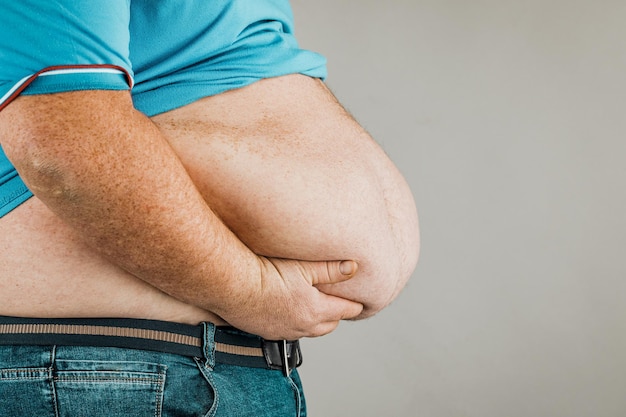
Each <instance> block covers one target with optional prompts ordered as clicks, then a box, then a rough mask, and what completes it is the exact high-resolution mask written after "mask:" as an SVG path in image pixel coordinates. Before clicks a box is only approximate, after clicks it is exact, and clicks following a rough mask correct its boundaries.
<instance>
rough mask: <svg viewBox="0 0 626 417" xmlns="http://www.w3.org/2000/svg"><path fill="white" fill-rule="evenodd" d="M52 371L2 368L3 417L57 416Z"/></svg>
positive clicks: (0, 413) (0, 400)
mask: <svg viewBox="0 0 626 417" xmlns="http://www.w3.org/2000/svg"><path fill="white" fill-rule="evenodd" d="M50 381H51V372H50V369H49V368H11V369H0V416H2V417H4V416H20V417H35V416H36V417H40V416H41V417H44V416H54V414H55V412H54V401H53V400H54V398H53V391H52V384H51V383H50Z"/></svg>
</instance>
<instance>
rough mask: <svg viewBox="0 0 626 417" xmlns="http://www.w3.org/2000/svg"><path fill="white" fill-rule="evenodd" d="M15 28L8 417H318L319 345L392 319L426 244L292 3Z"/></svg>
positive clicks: (2, 60)
mask: <svg viewBox="0 0 626 417" xmlns="http://www.w3.org/2000/svg"><path fill="white" fill-rule="evenodd" d="M0 27H2V28H3V31H4V32H5V33H4V36H2V37H0V144H1V145H2V152H1V153H0V215H1V216H2V217H1V218H0V415H1V416H25V417H26V416H38V417H40V416H51V417H52V416H87V415H88V416H95V417H98V416H108V417H117V416H150V417H154V416H305V415H306V406H305V401H304V395H303V392H302V385H301V381H300V378H299V376H298V372H297V369H296V368H297V366H298V365H299V364H300V362H301V360H302V352H301V350H300V346H299V343H298V339H300V338H303V337H315V336H321V335H324V334H327V333H329V332H331V331H333V330H334V329H335V328H336V326H337V325H338V323H339V322H340V321H341V320H355V319H362V318H366V317H369V316H372V315H373V314H376V313H377V312H379V311H380V310H382V309H383V308H384V307H386V306H387V305H388V304H389V303H390V302H391V301H392V300H393V299H394V298H395V297H396V296H397V295H398V293H399V292H400V291H401V289H402V288H403V286H404V285H405V283H406V281H407V279H408V278H409V276H410V275H411V273H412V272H413V270H414V268H415V264H416V262H417V254H418V246H419V243H418V240H419V238H418V225H417V214H416V210H415V206H414V203H413V197H412V195H411V193H410V191H409V188H408V186H407V184H406V182H405V180H404V179H403V177H402V176H401V174H400V173H399V172H398V170H397V169H396V168H395V166H394V165H393V163H392V162H391V161H390V160H389V159H388V158H387V156H386V155H385V154H384V152H383V151H382V150H381V149H380V148H379V147H378V145H376V143H375V142H374V141H373V140H372V139H371V138H370V137H369V135H368V134H367V133H366V132H365V131H364V130H363V128H361V127H360V126H359V125H358V124H357V123H356V122H355V121H354V119H353V118H352V117H351V116H350V115H349V114H348V113H347V112H346V111H345V110H344V109H343V108H342V107H341V105H340V104H339V103H338V102H337V101H336V99H335V98H334V97H333V95H332V94H331V93H330V92H329V90H328V89H327V88H326V87H325V85H324V83H323V81H322V80H323V79H324V78H325V76H326V69H325V60H324V58H323V57H322V56H320V55H318V54H316V53H313V52H310V51H306V50H302V49H300V48H299V46H298V44H297V42H296V40H295V38H294V35H293V18H292V14H291V10H290V6H289V2H288V1H286V0H213V1H211V2H206V1H201V0H159V1H155V0H90V1H80V2H78V1H71V0H55V1H46V2H41V1H37V0H23V1H20V2H15V1H8V0H0ZM363 88H367V86H363ZM338 354H341V352H339V353H338Z"/></svg>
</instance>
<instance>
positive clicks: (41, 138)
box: [0, 92, 259, 314]
mask: <svg viewBox="0 0 626 417" xmlns="http://www.w3.org/2000/svg"><path fill="white" fill-rule="evenodd" d="M81 100H82V101H81ZM81 107H82V108H89V111H88V112H82V111H77V109H81ZM25 109H27V110H25ZM95 115H103V116H102V118H98V117H95ZM104 115H106V117H104ZM0 118H1V119H0V120H1V121H2V123H1V124H0V125H1V126H2V143H3V147H4V148H5V151H6V153H7V155H8V156H9V157H10V158H11V160H12V161H13V162H14V164H15V165H16V167H17V168H18V170H19V172H20V174H21V175H22V177H23V179H24V180H25V182H26V183H27V185H28V186H29V187H30V188H31V189H32V190H33V191H34V193H35V194H36V195H37V196H38V197H39V198H40V199H41V200H43V201H44V202H45V203H46V205H47V206H48V207H49V208H50V209H51V210H52V211H54V212H55V213H57V214H58V215H59V216H60V217H61V218H62V219H63V220H65V221H66V222H67V223H69V224H70V225H71V226H72V227H73V228H74V229H75V230H77V231H79V233H80V234H81V235H82V237H83V239H84V240H85V241H87V242H89V243H90V244H91V245H92V247H94V248H96V250H98V251H100V252H101V253H103V254H105V255H106V256H107V257H108V258H109V259H110V260H111V261H112V262H114V263H115V264H117V265H119V266H121V267H123V268H124V269H126V270H128V271H129V272H131V273H132V274H134V275H136V276H138V277H140V278H142V279H144V280H146V281H148V282H150V283H152V284H153V285H155V286H157V287H159V288H161V289H162V290H164V291H166V292H169V293H172V294H173V295H175V296H176V297H178V298H180V299H182V300H185V301H188V302H190V303H193V304H195V305H198V306H201V307H203V308H206V309H209V310H211V311H214V312H216V313H218V314H220V313H222V312H225V311H228V309H230V308H233V304H237V303H243V300H245V299H246V298H248V297H249V296H250V294H252V293H254V291H255V286H257V285H258V284H259V282H258V277H259V275H258V273H259V265H258V261H257V259H256V257H255V256H254V254H252V253H251V252H250V251H249V250H248V249H247V248H246V247H245V245H243V244H242V243H241V242H240V241H239V239H237V238H236V236H234V235H233V234H232V233H231V232H230V231H229V230H228V228H226V227H225V226H224V225H223V224H222V223H221V222H220V221H219V219H218V218H217V217H216V216H215V215H214V214H213V213H212V212H211V210H210V209H209V208H208V206H207V205H206V203H205V202H204V201H203V199H202V198H201V196H200V194H199V193H198V191H197V190H196V188H195V187H194V185H193V183H192V182H191V180H190V179H189V177H188V175H187V174H186V172H185V170H184V168H183V166H182V165H181V164H180V161H179V160H178V158H176V155H175V154H174V153H173V152H172V150H171V148H170V147H169V145H168V144H167V142H166V141H165V140H163V138H162V136H161V135H160V132H159V131H158V130H157V129H156V128H155V127H154V126H153V125H152V123H151V122H150V121H149V120H148V119H147V118H145V117H144V116H142V115H141V114H140V113H138V112H135V111H134V110H133V109H132V104H131V103H130V98H129V97H123V98H121V97H120V94H119V93H108V92H89V93H86V92H81V93H65V94H60V95H53V96H45V97H43V96H37V97H28V96H25V97H21V98H19V99H18V100H16V102H14V103H12V104H11V106H9V107H8V108H7V109H5V110H4V111H3V112H2V113H0ZM18 138H19V140H18ZM208 259H211V261H210V262H209V261H207V260H208ZM242 277H246V279H242ZM235 289H236V291H235Z"/></svg>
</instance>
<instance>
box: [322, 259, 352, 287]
mask: <svg viewBox="0 0 626 417" xmlns="http://www.w3.org/2000/svg"><path fill="white" fill-rule="evenodd" d="M316 263H317V264H319V268H315V271H314V274H313V276H312V282H311V284H312V285H324V284H336V283H338V282H343V281H347V280H349V279H350V278H352V277H353V276H354V275H355V274H356V272H357V270H358V269H359V265H358V264H357V263H356V262H354V261H327V262H316ZM324 266H325V268H324Z"/></svg>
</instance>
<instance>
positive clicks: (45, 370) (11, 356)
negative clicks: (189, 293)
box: [0, 338, 306, 417]
mask: <svg viewBox="0 0 626 417" xmlns="http://www.w3.org/2000/svg"><path fill="white" fill-rule="evenodd" d="M208 339H210V338H208ZM207 342H208V343H207V346H206V351H207V353H208V354H209V355H208V356H207V358H202V359H201V358H191V357H186V356H180V355H174V354H169V353H160V352H154V351H147V350H136V349H121V348H107V347H86V346H0V416H1V417H18V416H19V417H100V416H102V417H104V416H106V417H122V416H123V417H160V416H162V417H174V416H176V417H185V416H190V417H191V416H216V417H226V416H233V417H246V416H250V417H252V416H255V417H263V416H273V417H276V416H290V417H304V416H306V407H305V403H304V397H303V395H302V385H301V382H300V379H299V376H298V373H297V371H296V370H294V371H293V372H292V373H291V375H290V377H285V376H284V375H283V373H282V372H281V371H275V370H269V369H261V368H248V367H240V366H233V365H225V364H221V363H215V362H214V358H213V357H212V347H211V341H210V340H207Z"/></svg>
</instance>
